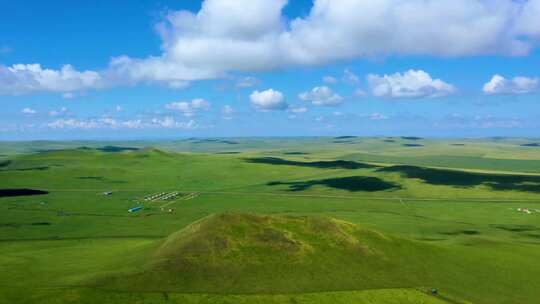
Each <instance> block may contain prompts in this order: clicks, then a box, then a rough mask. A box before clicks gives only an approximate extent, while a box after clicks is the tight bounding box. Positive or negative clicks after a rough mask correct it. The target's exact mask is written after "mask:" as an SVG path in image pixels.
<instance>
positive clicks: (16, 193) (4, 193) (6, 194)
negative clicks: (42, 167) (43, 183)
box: [0, 189, 49, 197]
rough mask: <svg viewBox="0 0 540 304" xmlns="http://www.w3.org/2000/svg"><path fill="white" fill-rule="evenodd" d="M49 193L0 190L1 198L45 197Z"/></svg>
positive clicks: (31, 190) (25, 190)
mask: <svg viewBox="0 0 540 304" xmlns="http://www.w3.org/2000/svg"><path fill="white" fill-rule="evenodd" d="M47 193H49V192H47V191H42V190H34V189H0V197H9V196H29V195H43V194H47Z"/></svg>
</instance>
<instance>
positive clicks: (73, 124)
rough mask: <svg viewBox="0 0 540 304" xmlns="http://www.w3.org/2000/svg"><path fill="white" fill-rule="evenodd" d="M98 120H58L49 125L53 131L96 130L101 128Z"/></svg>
mask: <svg viewBox="0 0 540 304" xmlns="http://www.w3.org/2000/svg"><path fill="white" fill-rule="evenodd" d="M100 125H101V124H100V123H99V122H98V121H96V120H78V119H74V118H70V119H58V120H55V121H53V122H50V123H48V124H47V126H48V127H49V128H52V129H66V128H68V129H96V128H99V127H100Z"/></svg>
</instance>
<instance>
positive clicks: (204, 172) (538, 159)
mask: <svg viewBox="0 0 540 304" xmlns="http://www.w3.org/2000/svg"><path fill="white" fill-rule="evenodd" d="M533 142H537V141H534V140H531V139H483V140H433V139H429V140H428V139H419V138H359V137H340V138H274V139H268V138H238V139H184V140H178V141H170V142H143V141H137V142H115V143H112V142H25V143H22V142H21V143H14V142H12V143H1V144H0V149H1V150H0V151H1V152H0V154H2V158H0V181H1V184H2V186H1V187H0V190H1V189H4V190H5V189H35V190H42V191H47V192H48V193H47V194H43V195H23V196H15V195H14V196H8V192H6V191H4V192H2V191H0V195H2V196H4V197H0V253H1V254H0V270H1V271H0V303H96V302H100V303H540V297H538V290H540V263H539V262H538V261H540V212H536V211H535V210H537V209H540V149H539V148H537V147H532V146H531V147H528V146H523V145H527V144H528V143H533ZM147 147H154V148H147ZM105 192H111V194H110V195H105V194H104V193H105ZM170 192H178V196H176V197H174V198H171V199H168V200H162V199H155V200H145V198H146V197H148V196H149V195H152V194H156V193H170ZM2 193H4V194H2ZM10 195H11V194H10ZM136 206H142V209H141V210H140V211H138V212H134V213H129V212H128V209H129V208H132V207H136ZM523 208H527V209H528V210H532V213H531V214H526V213H524V212H520V211H518V209H523ZM431 288H436V289H437V290H438V295H436V296H433V295H432V294H431V293H430V290H431Z"/></svg>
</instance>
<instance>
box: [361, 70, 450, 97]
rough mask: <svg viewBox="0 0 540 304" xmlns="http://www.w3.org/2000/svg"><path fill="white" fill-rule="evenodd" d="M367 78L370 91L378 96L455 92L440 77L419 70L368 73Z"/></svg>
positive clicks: (431, 95) (424, 95)
mask: <svg viewBox="0 0 540 304" xmlns="http://www.w3.org/2000/svg"><path fill="white" fill-rule="evenodd" d="M367 80H368V84H369V87H370V89H371V93H372V94H373V95H374V96H378V97H388V98H422V97H442V96H447V95H450V94H452V93H454V92H455V88H454V86H452V85H450V84H448V83H446V82H444V81H442V80H440V79H433V78H431V76H430V75H429V74H428V73H426V72H424V71H421V70H417V71H415V70H409V71H407V72H405V73H395V74H391V75H383V76H379V75H374V74H370V75H368V76H367Z"/></svg>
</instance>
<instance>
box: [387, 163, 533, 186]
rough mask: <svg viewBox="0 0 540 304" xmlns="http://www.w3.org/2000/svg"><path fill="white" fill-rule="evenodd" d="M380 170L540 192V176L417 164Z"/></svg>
mask: <svg viewBox="0 0 540 304" xmlns="http://www.w3.org/2000/svg"><path fill="white" fill-rule="evenodd" d="M378 171H379V172H398V173H400V174H402V175H404V176H406V177H407V178H418V179H421V180H423V181H424V182H426V183H428V184H432V185H446V186H454V187H474V186H479V185H485V186H488V187H490V188H491V189H493V190H500V191H502V190H516V191H526V192H536V193H540V176H534V175H517V174H512V175H510V174H487V173H473V172H465V171H456V170H444V169H433V168H425V167H416V166H406V165H401V166H391V167H386V168H381V169H379V170H378Z"/></svg>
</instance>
